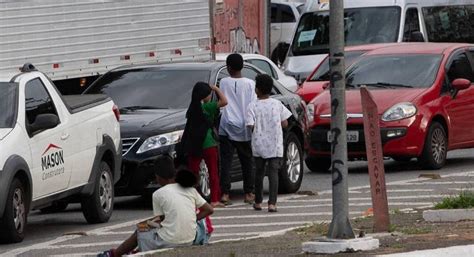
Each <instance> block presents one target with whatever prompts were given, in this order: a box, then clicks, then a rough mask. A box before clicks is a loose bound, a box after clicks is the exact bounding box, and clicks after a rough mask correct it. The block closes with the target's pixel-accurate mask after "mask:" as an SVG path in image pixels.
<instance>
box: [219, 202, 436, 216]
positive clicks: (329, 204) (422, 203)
mask: <svg viewBox="0 0 474 257" xmlns="http://www.w3.org/2000/svg"><path fill="white" fill-rule="evenodd" d="M429 204H432V203H431V202H389V207H390V206H403V205H406V206H419V205H429ZM331 206H332V203H324V204H305V205H278V209H300V208H318V207H331ZM351 206H372V202H363V203H351V202H350V201H349V207H351ZM263 207H264V206H263ZM215 210H217V213H219V214H220V212H221V211H234V210H253V208H252V207H239V208H219V209H215ZM213 217H218V216H213Z"/></svg>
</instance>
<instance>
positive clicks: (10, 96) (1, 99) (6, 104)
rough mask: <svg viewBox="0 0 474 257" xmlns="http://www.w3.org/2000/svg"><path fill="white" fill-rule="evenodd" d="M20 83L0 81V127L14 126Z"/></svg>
mask: <svg viewBox="0 0 474 257" xmlns="http://www.w3.org/2000/svg"><path fill="white" fill-rule="evenodd" d="M17 102H18V85H17V84H14V83H2V82H0V110H2V111H0V128H12V127H13V125H14V124H15V120H16V113H17V108H18V104H17Z"/></svg>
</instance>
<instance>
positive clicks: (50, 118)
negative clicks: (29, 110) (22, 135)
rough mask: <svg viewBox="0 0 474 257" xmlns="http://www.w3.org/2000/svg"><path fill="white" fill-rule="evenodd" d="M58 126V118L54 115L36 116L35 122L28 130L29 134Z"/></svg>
mask: <svg viewBox="0 0 474 257" xmlns="http://www.w3.org/2000/svg"><path fill="white" fill-rule="evenodd" d="M58 124H59V117H58V116H57V115H55V114H51V113H46V114H39V115H38V116H36V119H35V122H34V123H33V124H31V125H30V127H29V130H30V133H31V134H34V133H35V132H38V131H41V130H46V129H51V128H54V127H56V126H57V125H58Z"/></svg>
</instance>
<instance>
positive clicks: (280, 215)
mask: <svg viewBox="0 0 474 257" xmlns="http://www.w3.org/2000/svg"><path fill="white" fill-rule="evenodd" d="M349 214H351V215H358V214H359V215H360V214H361V212H360V211H357V212H354V211H352V212H349ZM331 215H332V212H307V213H272V214H254V215H236V216H221V217H213V218H212V220H230V219H258V218H267V219H271V218H281V217H305V216H331Z"/></svg>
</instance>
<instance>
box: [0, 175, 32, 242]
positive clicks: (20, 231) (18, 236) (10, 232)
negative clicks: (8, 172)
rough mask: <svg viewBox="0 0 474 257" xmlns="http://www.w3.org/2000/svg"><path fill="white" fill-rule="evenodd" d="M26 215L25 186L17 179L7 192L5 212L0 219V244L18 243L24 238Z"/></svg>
mask: <svg viewBox="0 0 474 257" xmlns="http://www.w3.org/2000/svg"><path fill="white" fill-rule="evenodd" d="M27 214H28V203H27V198H26V192H25V186H24V185H23V184H22V183H21V181H20V180H19V179H17V178H15V179H13V182H12V184H11V186H10V190H9V191H8V196H7V202H6V205H5V212H4V213H3V217H2V218H1V219H0V230H1V231H2V232H1V233H0V242H2V243H18V242H21V241H23V239H24V238H25V234H24V231H25V227H26V217H27Z"/></svg>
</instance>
